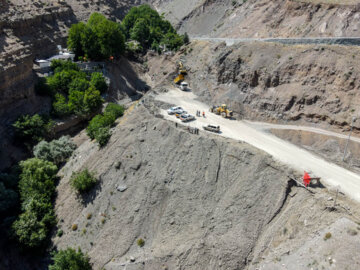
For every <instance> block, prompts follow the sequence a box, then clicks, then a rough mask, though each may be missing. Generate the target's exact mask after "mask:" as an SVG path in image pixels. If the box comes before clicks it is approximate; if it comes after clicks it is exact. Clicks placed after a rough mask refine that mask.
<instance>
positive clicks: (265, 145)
mask: <svg viewBox="0 0 360 270" xmlns="http://www.w3.org/2000/svg"><path fill="white" fill-rule="evenodd" d="M195 98H196V96H195V95H194V94H193V93H191V92H182V91H180V90H179V89H171V90H170V91H169V92H167V93H164V94H161V95H158V96H157V99H158V100H161V101H164V102H167V103H170V104H174V103H175V104H177V105H178V106H182V107H183V108H184V109H185V110H186V111H188V112H189V113H191V114H193V115H195V114H196V110H201V111H205V113H206V118H202V117H200V118H199V117H198V118H197V120H196V121H193V122H191V123H189V125H190V126H193V127H197V128H199V129H202V126H203V125H207V124H213V125H219V126H220V127H221V130H222V133H221V136H224V137H228V138H231V139H235V140H239V141H244V142H246V143H248V144H251V145H253V146H255V147H256V148H258V149H261V150H263V151H265V152H267V153H269V154H270V155H271V156H273V157H274V158H275V159H276V160H279V161H280V162H282V163H285V164H288V165H289V166H290V167H292V168H294V169H296V170H298V171H300V172H302V171H304V170H305V171H308V172H311V173H312V174H313V175H314V176H317V177H321V179H322V182H323V183H324V184H325V185H327V186H333V187H339V186H340V189H341V190H342V191H343V192H344V193H345V194H347V195H348V196H350V197H352V198H353V199H355V200H357V201H359V202H360V175H358V174H356V173H353V172H351V171H348V170H346V169H344V168H342V167H340V166H338V165H335V164H333V163H330V162H328V161H325V160H324V159H322V158H320V157H318V156H316V155H314V154H312V153H310V152H308V151H306V150H304V149H301V148H299V147H297V146H295V145H293V144H291V143H289V142H287V141H284V140H282V139H280V138H277V137H275V136H274V135H272V134H270V133H269V132H265V131H263V130H261V129H258V128H254V126H252V124H249V123H248V122H245V121H235V120H229V119H224V118H222V117H220V116H218V115H215V114H212V113H209V112H208V108H209V106H208V105H206V104H205V103H202V102H200V101H197V100H195ZM162 114H163V115H164V117H165V119H168V120H171V121H179V120H178V119H176V118H175V117H174V116H170V115H168V114H167V113H166V111H165V110H163V111H162Z"/></svg>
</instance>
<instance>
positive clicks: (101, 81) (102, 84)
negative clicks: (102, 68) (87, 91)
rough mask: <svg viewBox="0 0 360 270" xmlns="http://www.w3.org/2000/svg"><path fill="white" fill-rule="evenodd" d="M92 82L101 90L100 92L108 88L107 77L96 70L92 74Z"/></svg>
mask: <svg viewBox="0 0 360 270" xmlns="http://www.w3.org/2000/svg"><path fill="white" fill-rule="evenodd" d="M90 84H91V85H92V86H94V87H95V88H96V89H97V90H99V91H100V93H104V92H106V90H107V89H108V85H107V84H106V81H105V78H104V76H103V75H102V73H100V72H94V73H92V74H91V80H90Z"/></svg>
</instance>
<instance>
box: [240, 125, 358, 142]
mask: <svg viewBox="0 0 360 270" xmlns="http://www.w3.org/2000/svg"><path fill="white" fill-rule="evenodd" d="M244 122H245V123H246V124H249V125H250V126H253V127H254V128H256V129H260V130H270V129H283V130H299V131H309V132H312V133H316V134H320V135H325V136H330V137H336V138H339V139H348V137H349V134H341V133H337V132H332V131H328V130H325V129H321V128H315V127H308V126H295V125H279V124H272V123H265V122H252V121H247V120H244ZM350 140H351V141H354V142H358V143H360V138H358V137H354V136H352V137H350Z"/></svg>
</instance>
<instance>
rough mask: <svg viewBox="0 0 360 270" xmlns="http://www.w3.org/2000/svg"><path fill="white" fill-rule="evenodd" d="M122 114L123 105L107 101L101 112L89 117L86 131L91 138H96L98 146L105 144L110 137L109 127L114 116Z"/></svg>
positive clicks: (113, 120) (113, 121)
mask: <svg viewBox="0 0 360 270" xmlns="http://www.w3.org/2000/svg"><path fill="white" fill-rule="evenodd" d="M123 114H124V107H123V106H121V105H118V104H115V103H109V104H108V105H107V106H106V108H105V111H104V113H103V114H98V115H96V116H95V117H94V118H93V119H91V121H90V123H89V125H88V127H87V129H86V132H87V134H88V135H89V137H90V138H91V139H96V141H97V142H98V143H99V145H100V146H104V145H106V144H107V142H108V141H109V139H110V137H111V133H110V128H111V127H112V126H113V125H114V123H115V120H116V118H118V117H120V116H122V115H123Z"/></svg>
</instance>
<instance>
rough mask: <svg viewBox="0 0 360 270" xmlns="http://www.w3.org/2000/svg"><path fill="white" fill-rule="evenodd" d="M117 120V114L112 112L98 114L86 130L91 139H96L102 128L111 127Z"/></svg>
mask: <svg viewBox="0 0 360 270" xmlns="http://www.w3.org/2000/svg"><path fill="white" fill-rule="evenodd" d="M115 120H116V118H115V115H113V114H111V113H109V114H104V115H101V114H98V115H96V116H95V117H93V118H92V119H91V121H90V123H89V125H88V127H87V129H86V132H87V134H88V135H89V137H90V138H91V139H95V137H96V134H97V132H98V130H99V129H100V128H105V127H111V126H112V125H113V124H114V122H115Z"/></svg>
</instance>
